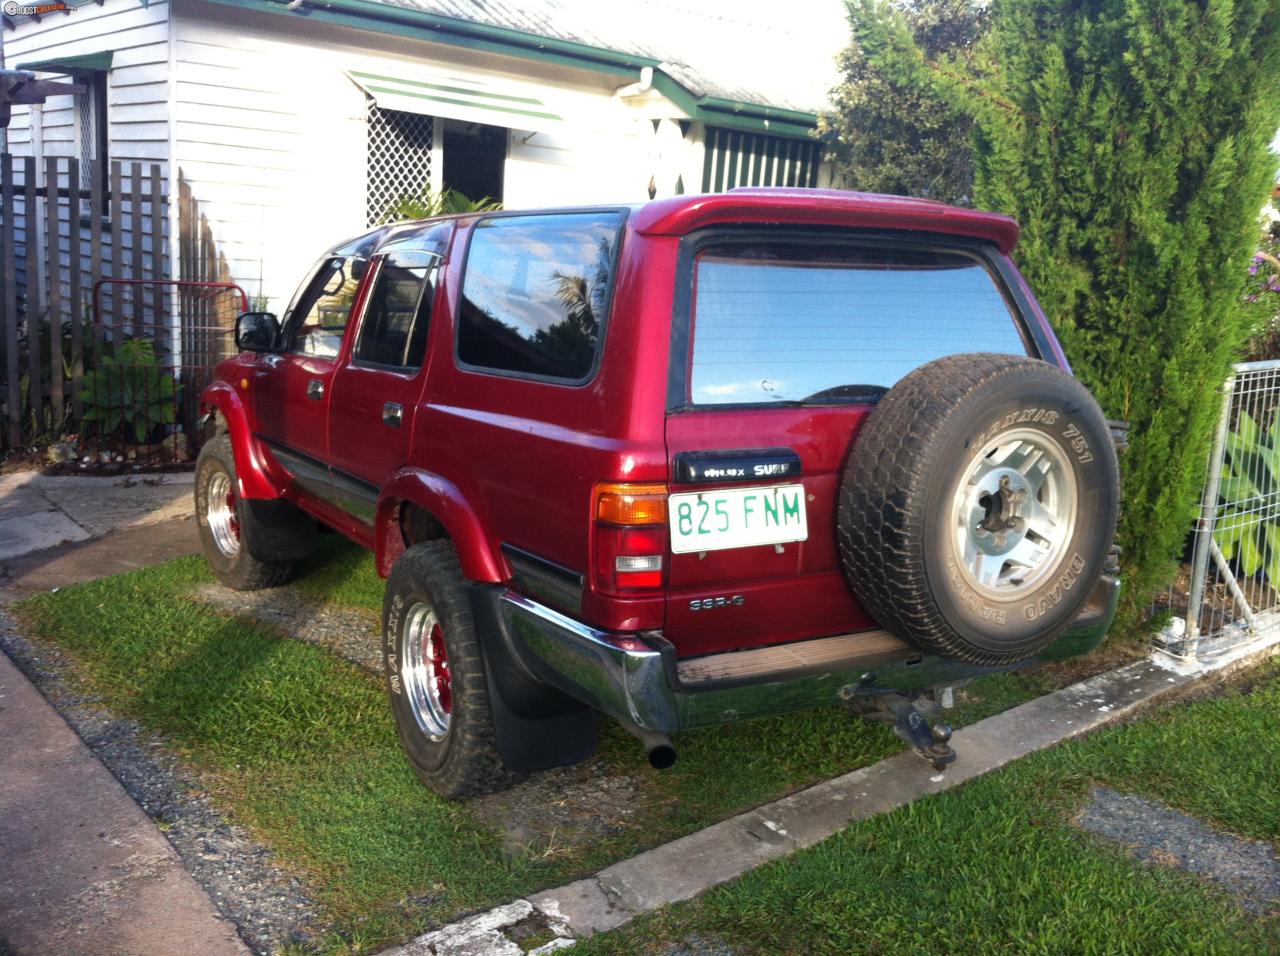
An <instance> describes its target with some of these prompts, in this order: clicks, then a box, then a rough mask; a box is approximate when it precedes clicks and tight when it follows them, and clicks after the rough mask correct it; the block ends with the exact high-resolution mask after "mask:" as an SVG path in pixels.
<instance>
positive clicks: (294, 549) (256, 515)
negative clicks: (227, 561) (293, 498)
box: [240, 498, 316, 561]
mask: <svg viewBox="0 0 1280 956" xmlns="http://www.w3.org/2000/svg"><path fill="white" fill-rule="evenodd" d="M240 501H241V505H242V506H243V507H242V508H241V509H240V520H241V522H242V523H243V524H244V525H245V527H244V529H243V534H242V538H243V540H244V541H245V542H246V545H247V547H248V548H249V553H250V554H251V555H253V557H254V558H256V559H257V560H259V561H301V560H303V559H304V558H309V557H310V556H311V553H312V552H313V551H315V548H316V522H315V520H314V519H313V518H311V517H310V516H309V515H307V514H304V513H303V512H302V511H301V510H300V509H299V508H297V507H296V506H294V505H293V504H291V503H290V502H288V501H284V500H283V499H269V500H267V499H258V498H242V499H241V500H240Z"/></svg>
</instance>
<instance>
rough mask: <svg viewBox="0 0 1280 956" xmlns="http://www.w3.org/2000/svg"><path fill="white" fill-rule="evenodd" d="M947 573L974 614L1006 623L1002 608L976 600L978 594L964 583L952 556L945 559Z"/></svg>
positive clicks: (985, 619)
mask: <svg viewBox="0 0 1280 956" xmlns="http://www.w3.org/2000/svg"><path fill="white" fill-rule="evenodd" d="M947 575H948V577H950V578H951V584H952V585H953V586H954V587H955V589H956V591H957V592H958V593H959V594H961V595H962V597H961V600H962V601H963V602H964V605H965V607H967V608H968V609H969V610H970V611H972V612H973V613H974V614H977V615H979V616H981V618H982V619H983V620H984V621H990V622H991V623H992V624H1007V623H1008V620H1009V619H1008V616H1007V612H1005V611H1004V609H1003V608H998V607H991V605H989V604H983V603H982V602H981V601H980V600H978V596H977V595H976V594H974V593H973V591H971V590H970V589H969V588H968V587H967V586H966V585H965V581H964V578H963V577H962V576H961V574H960V568H959V567H958V566H957V565H956V562H955V559H954V558H948V559H947Z"/></svg>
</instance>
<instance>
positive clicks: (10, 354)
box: [0, 153, 22, 448]
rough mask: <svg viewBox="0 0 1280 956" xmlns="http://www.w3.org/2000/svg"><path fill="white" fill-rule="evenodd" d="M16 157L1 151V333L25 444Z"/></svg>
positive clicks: (8, 389)
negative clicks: (19, 314) (21, 384)
mask: <svg viewBox="0 0 1280 956" xmlns="http://www.w3.org/2000/svg"><path fill="white" fill-rule="evenodd" d="M13 167H14V161H13V157H12V156H10V155H9V154H8V153H0V220H2V222H0V257H3V259H4V262H3V263H0V269H2V270H3V271H0V282H3V284H4V287H3V289H2V290H0V299H2V300H3V301H0V335H3V336H4V373H5V403H6V404H7V405H8V406H9V414H8V419H9V422H8V426H9V427H8V436H9V447H10V448H17V447H18V446H19V445H21V444H22V391H21V388H20V386H19V379H18V253H17V250H16V249H15V248H14V242H15V235H16V232H17V230H16V229H15V228H14V222H13V220H14V211H15V210H16V209H17V206H18V202H17V199H16V198H15V191H14V187H13Z"/></svg>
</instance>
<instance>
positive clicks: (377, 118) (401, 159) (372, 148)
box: [365, 100, 435, 226]
mask: <svg viewBox="0 0 1280 956" xmlns="http://www.w3.org/2000/svg"><path fill="white" fill-rule="evenodd" d="M367 129H368V172H367V180H366V189H365V196H366V202H365V219H366V224H367V225H370V226H376V225H378V224H379V223H383V222H387V221H389V220H391V219H396V218H402V217H398V216H396V215H395V207H396V204H397V203H399V202H400V201H401V200H403V199H406V198H409V197H413V196H418V195H420V194H421V193H422V191H423V189H424V188H425V187H426V186H427V185H428V184H429V183H430V182H431V145H432V141H433V139H434V134H435V123H434V121H433V120H432V118H431V117H430V116H421V115H419V114H417V113H406V112H403V111H401V110H384V109H381V108H379V107H378V105H377V104H376V103H374V102H373V100H370V101H369V114H368V125H367Z"/></svg>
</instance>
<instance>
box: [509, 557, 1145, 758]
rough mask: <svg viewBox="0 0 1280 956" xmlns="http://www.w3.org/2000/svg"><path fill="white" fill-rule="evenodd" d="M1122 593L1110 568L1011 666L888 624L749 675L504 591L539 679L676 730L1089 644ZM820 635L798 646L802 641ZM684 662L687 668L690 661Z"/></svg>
mask: <svg viewBox="0 0 1280 956" xmlns="http://www.w3.org/2000/svg"><path fill="white" fill-rule="evenodd" d="M1119 594H1120V582H1119V581H1118V580H1117V579H1116V578H1114V577H1109V576H1104V577H1103V578H1101V579H1100V580H1099V581H1098V584H1097V585H1096V586H1095V588H1094V590H1093V593H1092V594H1091V595H1090V598H1089V602H1088V604H1087V605H1086V607H1085V610H1084V611H1083V612H1082V613H1081V614H1080V616H1079V617H1078V618H1077V619H1076V622H1075V623H1074V624H1073V625H1072V627H1071V628H1070V629H1069V630H1068V631H1067V632H1066V633H1065V634H1064V635H1063V636H1062V637H1060V638H1058V640H1057V641H1055V642H1054V643H1053V644H1052V645H1050V646H1049V647H1048V648H1047V649H1046V650H1045V651H1043V652H1042V653H1041V654H1040V655H1039V656H1037V657H1035V658H1032V659H1030V660H1027V661H1022V662H1020V663H1019V664H1017V665H1013V666H1010V667H980V666H977V665H973V664H966V663H964V662H962V661H954V660H947V659H945V658H941V657H936V656H933V655H927V654H921V653H920V652H919V651H918V650H916V649H915V648H912V647H910V646H909V645H905V644H901V643H900V642H897V643H895V642H893V639H892V638H889V640H887V641H886V640H885V639H884V638H885V637H886V635H885V634H884V632H881V631H872V632H866V634H865V635H851V636H850V637H849V638H848V641H849V642H850V644H851V645H856V644H857V643H858V640H857V639H858V638H862V637H864V636H865V637H867V640H866V641H865V642H864V643H865V644H866V645H867V646H868V649H867V653H865V654H857V653H855V654H853V655H850V656H846V658H845V659H844V660H843V661H836V660H832V661H829V662H828V663H827V664H826V665H825V666H824V665H818V664H810V665H807V666H806V664H805V662H804V655H796V660H793V661H790V662H782V663H780V664H779V666H778V667H777V669H775V670H773V671H772V672H759V671H758V670H756V671H755V672H753V673H751V674H750V676H748V677H744V678H742V679H736V680H734V679H728V680H726V679H714V680H699V681H697V682H690V681H687V680H684V679H682V677H681V673H680V672H681V668H680V666H679V664H678V662H677V659H676V653H675V648H674V647H673V646H672V645H671V644H670V643H669V642H668V641H666V640H664V639H663V638H662V636H661V635H660V634H656V633H643V634H639V635H630V634H615V633H609V632H606V631H599V630H596V629H594V628H592V627H589V626H588V625H585V624H583V623H582V622H580V621H577V620H575V619H573V618H571V617H569V616H567V615H565V614H562V613H560V612H559V611H556V610H554V609H552V608H549V607H546V606H545V605H542V604H539V603H538V602H537V601H533V600H531V599H530V598H528V597H525V596H524V595H522V594H519V593H517V592H515V591H507V592H505V593H504V594H503V595H502V596H501V598H500V600H499V612H500V615H501V618H502V621H503V624H504V625H505V626H506V628H507V629H508V631H509V633H510V635H511V637H512V638H513V641H512V643H513V645H514V650H515V652H516V654H517V655H518V656H519V658H520V661H521V663H522V664H523V666H524V667H525V668H526V669H527V670H528V671H529V673H530V674H532V675H533V676H534V677H535V678H537V679H538V680H539V681H541V682H543V683H546V684H549V685H551V686H552V687H555V688H557V689H559V690H561V691H563V692H564V693H566V694H568V695H569V696H571V697H574V698H576V699H577V700H580V701H582V702H583V703H585V704H588V705H589V706H591V707H593V708H595V709H596V710H598V711H600V712H601V713H604V714H606V715H608V716H611V717H614V718H616V719H618V720H624V721H628V722H630V723H632V724H635V725H636V726H638V727H642V728H645V729H648V730H656V731H662V732H664V733H671V732H673V731H677V730H687V729H689V728H692V727H704V726H708V725H713V724H721V723H727V722H729V721H734V720H745V719H748V718H751V717H763V716H767V715H770V714H779V713H785V712H788V711H792V710H802V709H805V708H808V707H817V706H822V705H824V704H834V703H837V702H839V701H840V700H841V691H842V690H843V689H845V688H848V687H850V686H854V685H859V684H862V685H864V686H865V685H867V684H869V683H874V686H876V687H886V688H892V689H894V690H899V691H910V690H922V689H927V688H931V687H943V686H947V685H949V684H955V683H959V682H962V681H966V680H970V679H972V678H975V677H981V676H982V675H984V674H990V673H995V672H999V671H1007V670H1012V669H1014V668H1015V667H1021V666H1025V665H1026V664H1030V663H1034V662H1036V661H1042V660H1059V659H1062V658H1066V657H1073V656H1075V655H1077V654H1083V653H1086V652H1088V651H1090V650H1092V649H1093V648H1095V647H1097V646H1098V644H1099V643H1101V641H1102V638H1103V637H1104V636H1105V635H1106V632H1107V628H1108V627H1110V625H1111V620H1112V618H1113V617H1114V616H1115V610H1116V604H1117V602H1118V600H1119ZM872 635H874V640H872V639H871V638H872ZM812 643H814V642H803V643H802V644H797V645H792V646H793V647H795V648H796V649H802V648H803V647H804V644H812ZM783 656H785V655H783ZM810 657H812V655H810ZM780 661H781V657H780ZM685 670H686V676H688V674H689V673H690V672H691V669H689V668H686V669H685ZM869 672H872V673H874V679H873V681H869V680H868V678H867V675H868V673H869Z"/></svg>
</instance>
